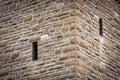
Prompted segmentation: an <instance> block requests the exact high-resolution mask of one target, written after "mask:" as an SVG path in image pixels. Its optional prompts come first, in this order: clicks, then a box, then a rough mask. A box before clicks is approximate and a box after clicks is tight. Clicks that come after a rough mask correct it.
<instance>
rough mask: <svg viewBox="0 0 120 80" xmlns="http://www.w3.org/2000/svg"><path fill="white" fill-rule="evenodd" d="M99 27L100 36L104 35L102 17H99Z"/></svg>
mask: <svg viewBox="0 0 120 80" xmlns="http://www.w3.org/2000/svg"><path fill="white" fill-rule="evenodd" d="M99 27H100V28H99V32H100V36H103V22H102V19H101V18H99Z"/></svg>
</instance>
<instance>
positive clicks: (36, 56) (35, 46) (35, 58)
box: [32, 41, 38, 61]
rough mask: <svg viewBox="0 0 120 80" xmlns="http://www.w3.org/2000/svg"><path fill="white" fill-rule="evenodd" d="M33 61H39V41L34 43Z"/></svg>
mask: <svg viewBox="0 0 120 80" xmlns="http://www.w3.org/2000/svg"><path fill="white" fill-rule="evenodd" d="M32 60H33V61H35V60H38V44H37V41H36V42H33V43H32Z"/></svg>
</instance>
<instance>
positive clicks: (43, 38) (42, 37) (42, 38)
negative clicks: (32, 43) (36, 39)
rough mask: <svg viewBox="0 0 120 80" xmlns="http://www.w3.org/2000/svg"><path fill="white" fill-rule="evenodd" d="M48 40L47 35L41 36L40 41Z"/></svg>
mask: <svg viewBox="0 0 120 80" xmlns="http://www.w3.org/2000/svg"><path fill="white" fill-rule="evenodd" d="M48 38H49V36H48V34H44V35H42V36H41V40H46V39H48Z"/></svg>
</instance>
